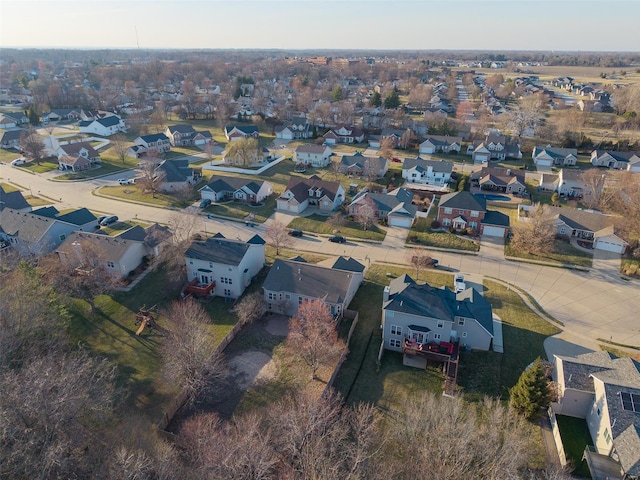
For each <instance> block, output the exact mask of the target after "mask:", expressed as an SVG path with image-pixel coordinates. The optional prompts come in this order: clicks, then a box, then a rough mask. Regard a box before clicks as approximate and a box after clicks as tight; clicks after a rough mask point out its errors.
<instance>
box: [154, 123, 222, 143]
mask: <svg viewBox="0 0 640 480" xmlns="http://www.w3.org/2000/svg"><path fill="white" fill-rule="evenodd" d="M164 134H165V135H166V136H167V138H168V139H169V143H170V144H171V146H173V147H193V146H200V145H206V144H207V143H209V142H211V140H212V136H211V132H209V131H207V130H202V131H197V130H196V129H195V128H193V125H170V126H168V127H167V129H166V130H165V132H164Z"/></svg>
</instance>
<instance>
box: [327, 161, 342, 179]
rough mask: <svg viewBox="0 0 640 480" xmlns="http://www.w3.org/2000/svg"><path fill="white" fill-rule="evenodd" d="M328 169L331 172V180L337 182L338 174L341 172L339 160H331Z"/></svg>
mask: <svg viewBox="0 0 640 480" xmlns="http://www.w3.org/2000/svg"><path fill="white" fill-rule="evenodd" d="M329 170H330V171H331V173H332V174H333V181H334V182H337V181H338V178H339V177H340V174H341V173H342V163H341V162H340V161H339V160H331V163H330V164H329Z"/></svg>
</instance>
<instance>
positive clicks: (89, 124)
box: [78, 113, 127, 137]
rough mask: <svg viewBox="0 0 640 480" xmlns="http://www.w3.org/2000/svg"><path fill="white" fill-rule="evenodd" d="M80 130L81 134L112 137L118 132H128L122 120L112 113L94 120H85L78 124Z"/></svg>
mask: <svg viewBox="0 0 640 480" xmlns="http://www.w3.org/2000/svg"><path fill="white" fill-rule="evenodd" d="M78 130H79V131H80V133H90V134H94V135H100V136H102V137H110V136H111V135H115V134H116V133H118V132H126V131H127V127H126V126H125V124H124V120H122V118H120V117H119V116H118V115H116V114H115V113H112V114H109V115H105V116H101V117H99V118H96V119H93V120H83V121H81V122H80V123H79V124H78Z"/></svg>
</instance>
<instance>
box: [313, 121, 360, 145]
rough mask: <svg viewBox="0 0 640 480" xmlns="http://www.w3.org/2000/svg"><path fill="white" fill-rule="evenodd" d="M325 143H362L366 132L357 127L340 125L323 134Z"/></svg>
mask: <svg viewBox="0 0 640 480" xmlns="http://www.w3.org/2000/svg"><path fill="white" fill-rule="evenodd" d="M322 137H323V138H324V141H325V143H327V144H329V145H335V144H337V143H361V142H363V141H364V132H363V131H362V130H360V129H359V128H357V127H354V126H348V125H340V126H339V127H336V128H332V129H331V130H329V131H328V132H327V133H325V134H324V135H323V136H322Z"/></svg>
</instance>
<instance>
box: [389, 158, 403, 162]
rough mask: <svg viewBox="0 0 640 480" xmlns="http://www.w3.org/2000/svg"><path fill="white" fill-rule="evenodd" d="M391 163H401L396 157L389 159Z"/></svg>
mask: <svg viewBox="0 0 640 480" xmlns="http://www.w3.org/2000/svg"><path fill="white" fill-rule="evenodd" d="M391 161H392V162H393V163H402V160H400V159H399V158H398V157H391Z"/></svg>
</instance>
